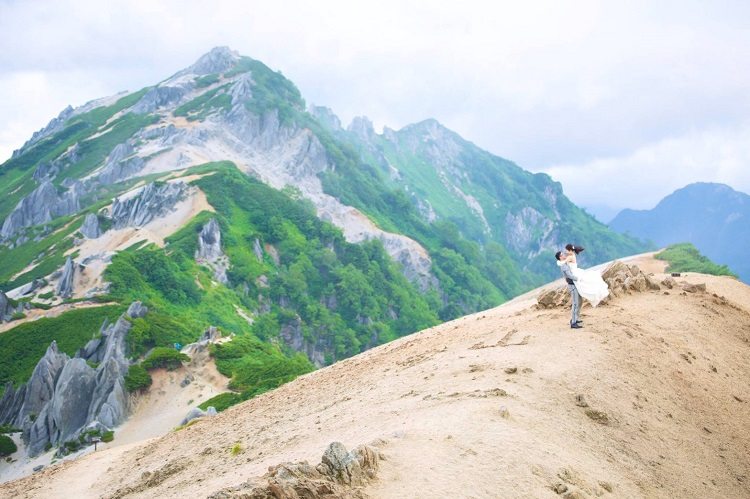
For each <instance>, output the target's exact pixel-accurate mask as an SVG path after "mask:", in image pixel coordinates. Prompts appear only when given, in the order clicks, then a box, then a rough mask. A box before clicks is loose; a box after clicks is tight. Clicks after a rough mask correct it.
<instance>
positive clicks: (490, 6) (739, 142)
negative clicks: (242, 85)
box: [0, 0, 750, 220]
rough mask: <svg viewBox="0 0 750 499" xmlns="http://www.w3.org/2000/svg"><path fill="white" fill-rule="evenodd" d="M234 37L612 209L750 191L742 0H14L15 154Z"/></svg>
mask: <svg viewBox="0 0 750 499" xmlns="http://www.w3.org/2000/svg"><path fill="white" fill-rule="evenodd" d="M617 4H619V5H617ZM218 45H228V46H230V47H231V48H233V49H235V50H237V51H239V52H240V53H242V54H243V55H249V56H251V57H254V58H256V59H260V60H262V61H263V62H265V63H266V64H267V65H269V66H270V67H272V68H274V69H278V70H281V71H282V72H283V73H284V74H285V75H286V76H287V77H289V78H290V79H292V80H293V81H294V82H295V83H296V84H297V85H298V86H299V88H300V90H301V91H302V93H303V95H304V97H305V99H306V100H307V102H308V103H314V104H318V105H326V106H329V107H331V108H332V109H333V110H334V112H336V113H337V114H338V115H339V116H340V117H341V118H342V121H343V122H344V123H348V122H349V121H350V120H351V118H352V117H353V116H356V115H366V116H368V117H370V118H371V119H372V120H373V121H374V123H375V125H376V128H378V129H379V128H381V127H382V126H384V125H387V126H389V127H391V128H396V129H398V128H401V127H402V126H404V125H407V124H409V123H413V122H416V121H420V120H422V119H425V118H430V117H431V118H436V119H437V120H439V121H440V122H441V123H443V124H444V125H446V126H447V127H449V128H451V129H453V130H455V131H457V132H458V133H459V134H461V135H462V136H463V137H464V138H466V139H468V140H470V141H472V142H474V143H476V144H477V145H479V146H481V147H483V148H485V149H487V150H489V151H491V152H493V153H495V154H497V155H499V156H502V157H505V158H508V159H510V160H513V161H515V162H516V163H518V164H519V165H520V166H522V167H523V168H526V169H528V170H532V171H546V172H548V173H550V174H551V175H552V176H553V178H555V179H556V180H559V181H561V182H562V184H563V188H564V190H565V192H566V194H568V196H569V197H570V198H571V199H572V200H573V201H575V202H576V203H578V204H579V205H582V206H585V207H587V208H589V210H590V211H593V212H595V213H596V214H598V215H599V216H600V218H603V219H605V220H606V219H608V217H609V216H610V215H611V214H613V213H614V211H615V210H618V209H620V208H623V207H630V208H650V207H653V206H654V205H655V204H656V203H657V202H658V201H659V199H661V198H662V197H664V196H665V195H667V194H669V193H670V192H672V191H674V190H675V189H677V188H679V187H682V186H684V185H686V184H688V183H690V182H695V181H715V182H723V183H727V184H729V185H731V186H732V187H734V188H735V189H738V190H742V191H744V192H750V114H749V111H750V91H749V90H750V2H741V1H738V2H722V1H711V2H706V1H700V2H687V1H678V2H667V1H660V2H651V1H644V2H639V1H628V2H614V1H610V2H571V1H565V2H561V1H549V2H533V1H524V2H518V1H513V2H489V1H482V2H469V1H462V2H455V1H446V2H442V1H434V0H433V1H429V2H427V1H424V2H416V1H413V2H409V1H405V0H401V1H390V0H389V1H379V2H364V1H356V0H349V1H340V2H327V1H324V0H318V1H316V2H305V1H294V2H291V1H280V2H268V1H263V2H256V1H248V0H244V1H222V0H214V1H212V2H205V1H190V0H174V1H161V0H144V1H127V2H116V1H106V2H101V1H96V2H94V1H90V2H85V1H71V0H57V1H47V2H45V1H25V0H24V1H8V0H0V48H1V49H2V50H0V161H2V160H4V159H6V158H8V157H10V154H11V153H12V151H13V150H14V149H17V148H18V147H20V146H21V145H22V144H23V143H24V142H25V141H26V140H27V139H28V138H29V137H30V136H31V134H32V133H33V132H34V131H35V130H37V129H39V128H41V127H42V126H44V125H45V124H46V123H47V122H48V121H49V120H50V119H51V118H52V117H54V116H56V115H57V114H58V113H59V112H60V111H61V110H62V109H63V108H64V107H65V106H66V105H68V104H72V105H74V106H76V105H81V104H83V103H85V102H86V101H88V100H91V99H94V98H97V97H102V96H105V95H110V94H113V93H116V92H118V91H121V90H137V89H139V88H141V87H144V86H147V85H151V84H154V83H156V82H158V81H160V80H162V79H164V78H166V77H168V76H169V75H171V74H173V73H175V72H176V71H178V70H179V69H182V68H183V67H185V66H188V65H189V64H191V63H192V62H193V61H194V60H195V59H197V58H198V57H199V56H200V55H201V54H203V53H205V52H207V51H208V50H209V49H211V48H212V47H214V46H218Z"/></svg>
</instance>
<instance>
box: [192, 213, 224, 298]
mask: <svg viewBox="0 0 750 499" xmlns="http://www.w3.org/2000/svg"><path fill="white" fill-rule="evenodd" d="M195 260H196V261H197V262H198V263H200V264H205V265H208V267H210V268H211V269H212V270H213V271H214V279H216V280H217V281H219V282H220V283H222V284H227V283H228V282H229V280H228V279H227V270H228V269H229V258H228V257H227V256H226V255H225V254H224V251H222V249H221V228H220V227H219V223H218V222H217V221H216V219H215V218H212V219H211V220H209V221H208V222H207V223H206V225H204V226H203V229H201V231H200V233H199V234H198V249H197V250H196V252H195Z"/></svg>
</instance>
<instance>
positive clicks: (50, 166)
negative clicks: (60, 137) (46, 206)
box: [32, 143, 80, 183]
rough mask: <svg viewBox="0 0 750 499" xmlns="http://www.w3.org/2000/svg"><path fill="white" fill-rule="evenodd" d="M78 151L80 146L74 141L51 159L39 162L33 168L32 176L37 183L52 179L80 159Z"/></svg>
mask: <svg viewBox="0 0 750 499" xmlns="http://www.w3.org/2000/svg"><path fill="white" fill-rule="evenodd" d="M79 152H80V146H79V145H78V143H76V144H74V145H73V146H71V147H70V149H68V150H67V151H65V152H64V153H63V154H61V155H60V156H58V157H57V158H55V159H53V160H52V161H44V162H42V163H39V165H38V166H37V167H36V170H34V174H33V175H32V178H33V179H34V180H36V181H37V182H39V183H42V182H44V181H45V180H52V179H53V178H55V177H56V176H57V175H58V174H59V173H60V172H61V171H63V170H64V169H65V168H67V167H68V166H70V165H71V164H73V163H75V162H76V161H78V160H79V159H80V157H79Z"/></svg>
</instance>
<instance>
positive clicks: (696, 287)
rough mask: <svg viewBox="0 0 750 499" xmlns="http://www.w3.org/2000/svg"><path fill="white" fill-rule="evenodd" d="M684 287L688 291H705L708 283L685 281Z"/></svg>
mask: <svg viewBox="0 0 750 499" xmlns="http://www.w3.org/2000/svg"><path fill="white" fill-rule="evenodd" d="M682 289H683V291H687V292H688V293H705V292H706V284H705V283H701V284H691V283H689V282H683V283H682Z"/></svg>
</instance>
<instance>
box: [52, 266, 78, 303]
mask: <svg viewBox="0 0 750 499" xmlns="http://www.w3.org/2000/svg"><path fill="white" fill-rule="evenodd" d="M77 267H78V265H77V264H76V263H75V262H74V261H73V259H72V258H71V257H70V256H69V257H68V259H67V260H65V265H63V268H62V270H61V271H60V280H59V281H57V287H56V288H55V293H56V294H57V296H59V297H61V298H70V297H71V296H73V282H74V279H75V273H76V269H77Z"/></svg>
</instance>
